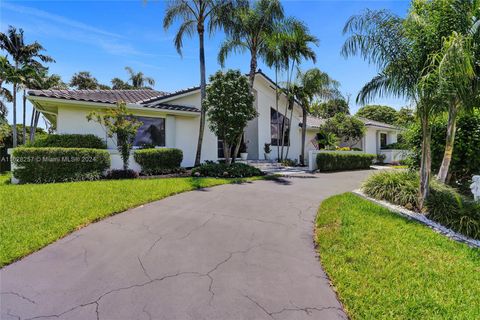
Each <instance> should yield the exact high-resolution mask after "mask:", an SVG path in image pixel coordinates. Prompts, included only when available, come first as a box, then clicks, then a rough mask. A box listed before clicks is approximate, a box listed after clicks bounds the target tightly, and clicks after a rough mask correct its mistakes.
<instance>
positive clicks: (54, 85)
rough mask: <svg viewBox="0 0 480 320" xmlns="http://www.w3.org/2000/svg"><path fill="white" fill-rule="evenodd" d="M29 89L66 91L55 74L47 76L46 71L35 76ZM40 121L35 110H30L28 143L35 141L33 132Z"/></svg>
mask: <svg viewBox="0 0 480 320" xmlns="http://www.w3.org/2000/svg"><path fill="white" fill-rule="evenodd" d="M30 89H36V90H46V89H57V90H58V89H68V85H67V84H66V83H65V82H63V81H62V78H61V77H60V76H59V75H57V74H52V75H48V72H47V70H42V71H41V72H38V73H37V74H36V75H35V78H34V81H32V85H31V87H30ZM39 119H40V112H39V111H38V110H36V109H35V108H33V109H32V115H31V118H30V142H33V141H35V132H36V129H37V126H38V121H39Z"/></svg>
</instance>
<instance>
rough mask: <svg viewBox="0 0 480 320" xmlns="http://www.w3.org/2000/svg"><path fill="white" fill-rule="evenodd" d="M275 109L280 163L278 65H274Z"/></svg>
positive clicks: (278, 159)
mask: <svg viewBox="0 0 480 320" xmlns="http://www.w3.org/2000/svg"><path fill="white" fill-rule="evenodd" d="M275 109H276V111H277V141H276V143H277V161H280V137H279V134H280V120H278V115H279V114H280V113H279V112H278V65H277V64H275Z"/></svg>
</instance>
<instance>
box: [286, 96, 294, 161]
mask: <svg viewBox="0 0 480 320" xmlns="http://www.w3.org/2000/svg"><path fill="white" fill-rule="evenodd" d="M288 107H289V108H290V118H289V119H288V146H287V152H286V153H285V159H288V152H289V151H290V144H291V141H290V140H291V139H290V133H291V130H290V129H291V126H292V119H293V108H294V107H295V100H292V101H291V102H290V103H289V106H288Z"/></svg>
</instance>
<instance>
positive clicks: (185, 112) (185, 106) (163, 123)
mask: <svg viewBox="0 0 480 320" xmlns="http://www.w3.org/2000/svg"><path fill="white" fill-rule="evenodd" d="M254 95H255V102H254V104H255V108H256V110H257V112H258V114H259V115H258V117H257V118H255V119H254V120H252V121H250V122H249V124H248V126H247V128H246V129H245V135H244V142H245V143H246V146H247V152H248V159H250V160H258V159H264V145H265V143H269V144H271V154H270V157H271V159H276V158H277V156H278V154H277V150H278V148H277V146H276V145H277V142H278V141H281V135H282V133H283V130H280V132H277V131H279V130H278V125H277V123H278V122H277V121H279V120H280V121H279V122H280V123H283V121H282V120H283V118H284V117H286V119H287V121H285V123H286V127H285V132H286V134H285V136H284V140H285V141H286V143H285V145H287V146H288V147H285V148H284V154H286V153H287V150H288V155H287V156H286V157H287V158H290V159H298V158H299V156H300V154H301V128H302V109H301V107H300V105H298V104H297V103H295V105H294V107H293V109H292V110H289V109H288V108H287V99H286V97H285V96H284V95H280V98H279V101H278V108H277V104H276V99H275V97H276V91H275V83H274V82H273V81H272V80H271V79H269V78H268V77H267V76H266V75H265V74H264V73H262V72H261V71H259V72H257V74H256V76H255V82H254ZM28 99H29V100H30V101H31V102H32V104H33V105H34V107H35V108H36V109H37V110H38V111H40V112H41V113H42V114H43V115H44V116H45V117H46V118H47V119H49V121H50V122H51V123H52V124H53V125H55V126H56V131H57V133H59V134H66V133H69V134H95V135H97V136H99V137H101V138H103V139H105V140H106V142H107V146H108V149H110V150H111V153H112V155H115V149H116V146H115V141H114V140H112V139H109V138H108V137H107V135H106V132H105V130H104V129H103V128H102V127H101V126H100V125H99V124H98V123H96V122H89V121H88V120H87V115H88V114H89V113H90V112H91V111H97V112H99V111H100V112H101V110H106V109H108V108H111V107H113V106H114V105H115V104H116V102H117V101H124V102H126V103H127V107H128V109H129V110H130V111H131V112H132V113H133V114H134V115H135V117H138V119H139V120H140V121H141V122H142V123H143V125H142V127H141V128H140V129H139V131H138V133H137V137H136V139H135V143H134V144H135V147H141V146H142V145H145V144H147V145H150V146H153V145H154V146H156V147H169V148H178V149H181V150H182V151H183V155H184V157H183V162H182V166H184V167H191V166H193V165H194V161H195V154H196V147H197V140H198V131H199V125H200V89H199V87H193V88H188V89H185V90H181V91H177V92H174V93H166V92H161V91H155V90H30V91H29V92H28ZM277 110H278V111H277ZM290 118H291V121H288V119H290ZM321 121H323V120H322V119H318V118H311V117H309V119H308V121H307V140H306V146H305V155H306V156H307V155H308V152H309V151H310V150H315V149H316V148H317V146H316V145H315V143H314V142H313V139H314V137H315V134H316V133H317V132H318V126H319V125H320V123H321ZM366 125H367V128H368V130H367V134H366V136H365V137H364V139H363V140H362V141H361V142H360V144H361V146H360V148H362V149H364V150H365V151H366V152H369V153H378V152H377V151H378V150H379V146H380V144H378V143H380V142H381V143H384V142H385V141H386V143H387V144H390V143H393V142H396V137H397V134H398V133H399V132H400V130H399V129H398V128H394V127H391V126H390V127H389V126H388V125H385V124H381V123H366ZM384 134H386V138H385V137H384ZM385 139H386V140H385ZM377 142H378V143H377ZM221 158H222V143H221V141H219V140H218V138H217V137H216V136H215V135H214V133H213V132H212V131H211V130H210V129H209V126H208V119H207V124H206V127H205V134H204V139H203V146H202V158H201V160H202V162H204V161H207V160H210V161H218V160H219V159H221ZM120 166H121V162H120V161H119V159H118V161H115V160H114V159H113V156H112V168H117V167H120ZM131 167H132V168H133V169H138V167H137V165H136V164H135V163H134V161H131Z"/></svg>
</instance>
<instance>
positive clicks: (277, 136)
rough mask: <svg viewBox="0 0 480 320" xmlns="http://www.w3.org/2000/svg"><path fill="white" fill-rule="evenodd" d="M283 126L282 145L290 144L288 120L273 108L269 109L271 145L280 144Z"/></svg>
mask: <svg viewBox="0 0 480 320" xmlns="http://www.w3.org/2000/svg"><path fill="white" fill-rule="evenodd" d="M284 128H285V135H284V138H283V139H284V140H283V141H284V145H285V146H288V145H290V139H289V137H290V121H289V120H288V119H287V118H286V117H285V116H284V115H283V114H281V113H280V112H277V111H276V110H275V109H273V108H271V109H270V134H271V136H272V146H278V145H281V144H282V132H283V130H284Z"/></svg>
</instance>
